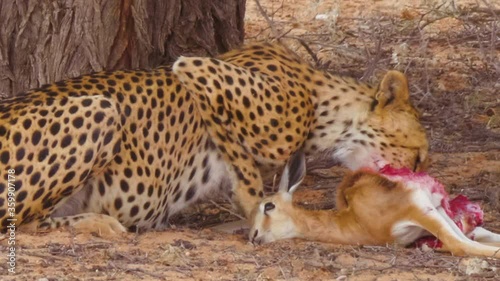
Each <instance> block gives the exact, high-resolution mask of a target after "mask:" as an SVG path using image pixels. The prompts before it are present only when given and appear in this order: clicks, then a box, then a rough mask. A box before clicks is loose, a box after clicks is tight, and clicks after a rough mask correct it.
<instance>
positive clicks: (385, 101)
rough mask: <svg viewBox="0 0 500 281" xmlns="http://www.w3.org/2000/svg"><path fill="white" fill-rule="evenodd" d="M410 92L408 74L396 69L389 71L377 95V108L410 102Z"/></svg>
mask: <svg viewBox="0 0 500 281" xmlns="http://www.w3.org/2000/svg"><path fill="white" fill-rule="evenodd" d="M409 98H410V92H409V89H408V80H407V79H406V76H405V75H404V74H403V73H401V72H399V71H396V70H391V71H388V72H387V73H386V74H385V76H384V78H383V79H382V82H380V86H379V91H378V93H377V94H376V95H375V99H376V101H377V108H383V107H385V106H387V105H389V104H391V103H396V102H408V100H409Z"/></svg>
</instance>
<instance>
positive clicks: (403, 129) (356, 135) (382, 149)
mask: <svg viewBox="0 0 500 281" xmlns="http://www.w3.org/2000/svg"><path fill="white" fill-rule="evenodd" d="M366 89H368V88H366ZM368 92H370V94H367V93H368ZM358 94H359V93H358ZM361 97H362V98H364V100H365V102H360V103H359V105H358V107H356V108H353V106H351V107H350V108H345V109H341V110H340V111H339V113H337V115H336V118H337V119H336V120H339V119H340V120H342V122H341V124H337V125H331V126H330V127H331V128H329V129H330V130H332V131H334V132H336V133H335V138H332V139H323V140H322V142H318V141H316V142H315V146H316V147H318V148H319V150H321V148H323V152H331V153H323V154H324V155H325V156H323V157H327V158H329V159H332V158H331V157H332V156H333V159H334V162H335V163H339V164H341V165H343V166H345V167H347V168H349V169H351V170H356V169H359V168H363V167H366V168H371V169H375V170H378V169H380V168H382V167H383V166H385V165H386V164H391V165H392V166H394V167H407V168H410V169H412V170H414V171H420V170H424V169H425V168H426V166H427V163H428V156H427V153H428V149H429V144H428V141H427V137H426V133H425V129H424V127H423V126H422V124H421V123H420V120H419V117H420V114H419V112H418V111H417V110H416V108H415V107H414V106H413V105H412V104H411V102H410V95H409V89H408V82H407V79H406V77H405V75H404V74H403V73H401V72H399V71H389V72H388V73H387V74H386V75H385V77H384V78H383V79H382V81H381V82H380V84H379V85H378V88H376V89H375V88H371V89H370V90H369V91H368V90H367V91H365V93H364V95H361ZM325 118H328V117H325ZM330 118H331V117H330ZM336 120H335V122H336V123H339V122H337V121H336ZM325 121H327V119H325V120H323V121H321V120H320V121H319V123H320V124H321V123H325ZM323 127H325V130H326V129H328V128H326V127H327V126H323ZM332 135H333V134H332ZM332 143H334V144H335V145H334V148H333V149H332V148H328V147H327V146H328V145H330V147H331V146H332ZM332 154H333V155H332Z"/></svg>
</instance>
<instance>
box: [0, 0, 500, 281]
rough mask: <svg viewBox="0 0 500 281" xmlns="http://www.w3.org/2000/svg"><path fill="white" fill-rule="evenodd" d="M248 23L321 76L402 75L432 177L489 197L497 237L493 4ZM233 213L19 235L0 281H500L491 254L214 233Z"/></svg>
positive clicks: (284, 3)
mask: <svg viewBox="0 0 500 281" xmlns="http://www.w3.org/2000/svg"><path fill="white" fill-rule="evenodd" d="M245 23H246V26H245V28H246V40H247V41H254V40H276V39H279V40H282V41H284V42H286V44H287V45H288V46H290V48H292V49H294V50H296V51H297V52H298V53H299V54H301V55H302V56H303V57H304V59H306V60H308V61H309V62H310V63H311V64H313V65H315V66H316V67H318V68H323V69H326V70H329V71H332V72H337V73H342V74H349V75H352V76H355V77H358V78H360V79H362V80H365V81H377V80H378V78H379V77H380V76H381V75H382V74H383V73H384V72H385V71H386V70H388V69H393V68H395V69H399V70H401V71H404V72H405V73H406V74H407V75H408V77H409V79H410V84H411V92H412V100H413V101H414V103H415V105H416V106H417V107H418V108H419V109H420V110H421V112H422V116H423V122H424V124H425V126H426V128H427V129H428V132H429V138H430V141H431V153H432V158H433V161H432V164H431V168H430V173H431V174H432V175H434V176H436V177H437V178H438V179H439V180H441V181H442V182H443V183H444V184H445V185H446V186H447V187H448V190H449V191H450V192H451V193H454V194H456V193H463V194H465V195H467V196H469V197H470V198H471V199H473V200H475V201H479V202H481V204H482V206H483V208H484V210H485V213H486V214H485V223H486V227H487V228H489V229H491V230H493V231H496V232H500V219H499V218H500V59H499V57H500V3H499V2H498V1H497V0H485V1H473V0H464V1H450V0H422V1H416V0H410V1H397V0H351V1H333V0H260V1H254V0H247V12H246V19H245ZM341 176H342V170H341V169H333V170H316V171H313V172H311V173H310V174H309V176H308V177H307V178H306V181H305V184H304V185H303V187H302V188H301V189H300V190H299V191H298V192H297V193H298V196H297V198H296V199H297V203H298V204H301V205H304V206H306V207H308V208H318V209H319V208H332V207H334V206H333V198H332V196H331V194H332V192H333V191H334V188H335V186H336V184H337V183H338V182H339V179H340V177H341ZM227 208H229V204H227V202H218V201H217V202H211V203H207V204H203V205H201V206H198V207H196V208H193V210H191V211H190V212H187V213H185V214H184V215H182V216H179V217H177V218H176V219H175V220H174V221H173V222H172V223H173V226H172V229H171V230H169V231H167V232H157V233H154V232H151V233H146V234H141V235H135V234H126V235H123V236H122V237H114V238H106V237H97V236H93V235H87V234H75V233H72V232H71V231H57V232H53V233H50V234H43V235H38V236H30V235H19V237H18V244H19V249H20V252H19V259H18V272H19V273H18V274H19V275H18V276H16V277H11V276H6V275H4V276H0V280H133V279H138V280H139V279H142V280H500V261H499V260H495V259H487V258H481V259H478V258H460V257H452V256H450V255H448V254H440V253H434V252H425V251H421V250H416V249H401V248H396V247H393V246H392V245H388V246H387V247H351V246H337V245H331V244H324V243H315V242H305V241H298V240H293V241H280V242H276V243H273V244H270V245H263V246H253V245H251V244H249V243H247V241H246V238H245V237H244V236H243V235H242V234H240V233H238V234H234V235H229V234H224V233H219V232H216V231H213V230H210V229H207V227H209V226H213V225H215V224H218V223H221V222H225V221H230V220H233V219H234V216H232V214H231V213H230V212H228V211H226V209H227ZM0 247H1V246H0ZM2 252H4V251H2ZM0 270H1V271H2V272H6V270H7V267H6V264H5V263H1V264H0Z"/></svg>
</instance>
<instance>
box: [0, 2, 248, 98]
mask: <svg viewBox="0 0 500 281" xmlns="http://www.w3.org/2000/svg"><path fill="white" fill-rule="evenodd" d="M245 2H246V0H57V1H54V0H1V1H0V96H2V95H4V96H11V95H15V94H16V93H19V92H22V91H24V90H26V89H29V88H34V87H37V86H39V85H42V84H46V83H50V82H53V81H57V80H61V79H64V78H68V77H75V76H78V75H80V74H84V73H90V72H93V71H100V70H113V69H119V68H150V67H154V66H157V65H159V64H164V63H167V62H169V61H172V60H174V59H175V58H176V57H178V56H179V55H180V54H187V55H194V54H196V55H215V54H217V53H220V52H224V51H227V50H229V49H232V48H234V47H236V46H237V45H239V44H241V43H242V41H243V36H244V30H243V19H244V13H245Z"/></svg>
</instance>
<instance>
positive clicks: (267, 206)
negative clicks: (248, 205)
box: [264, 202, 275, 214]
mask: <svg viewBox="0 0 500 281" xmlns="http://www.w3.org/2000/svg"><path fill="white" fill-rule="evenodd" d="M274 207H275V206H274V204H273V203H272V202H267V203H266V204H265V205H264V214H266V212H268V211H271V210H273V209H274Z"/></svg>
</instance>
